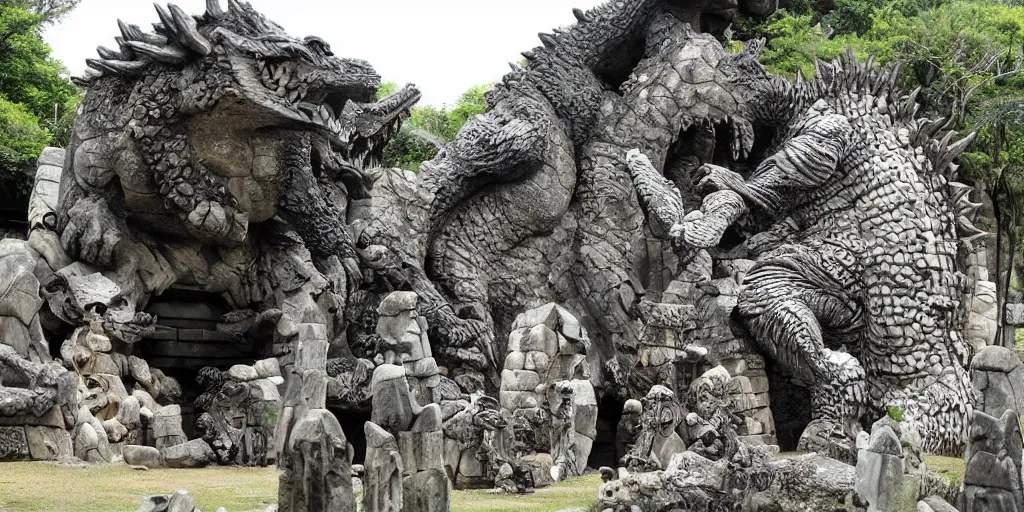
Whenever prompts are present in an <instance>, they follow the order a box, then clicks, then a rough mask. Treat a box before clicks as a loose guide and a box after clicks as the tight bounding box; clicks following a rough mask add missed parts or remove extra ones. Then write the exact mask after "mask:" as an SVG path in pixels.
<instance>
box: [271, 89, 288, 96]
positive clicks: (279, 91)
mask: <svg viewBox="0 0 1024 512" xmlns="http://www.w3.org/2000/svg"><path fill="white" fill-rule="evenodd" d="M274 94H276V95H277V97H278V98H284V97H285V96H287V95H288V89H285V88H284V87H278V88H277V90H276V91H274Z"/></svg>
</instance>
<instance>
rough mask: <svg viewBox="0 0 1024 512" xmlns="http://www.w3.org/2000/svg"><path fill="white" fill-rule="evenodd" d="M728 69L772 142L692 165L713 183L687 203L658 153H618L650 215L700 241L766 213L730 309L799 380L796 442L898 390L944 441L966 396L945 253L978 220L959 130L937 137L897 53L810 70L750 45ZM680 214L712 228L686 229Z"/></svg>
mask: <svg viewBox="0 0 1024 512" xmlns="http://www.w3.org/2000/svg"><path fill="white" fill-rule="evenodd" d="M738 71H740V72H741V73H743V74H744V75H745V76H744V77H743V78H740V79H739V80H741V81H743V82H746V83H747V84H749V87H750V89H751V90H753V91H755V94H754V95H752V96H751V97H750V101H749V102H748V103H747V105H746V109H747V110H748V112H749V113H750V117H751V118H752V119H753V120H754V121H756V122H758V123H759V124H760V125H761V126H764V127H765V129H771V130H772V131H773V132H774V133H775V134H777V136H776V137H775V140H774V141H772V146H771V149H770V150H769V151H768V153H767V156H766V157H765V158H763V159H762V160H761V161H760V162H758V164H757V168H756V170H754V171H753V173H752V174H751V175H750V176H748V177H746V178H744V177H743V176H741V175H740V174H737V173H735V172H732V171H730V170H727V169H724V168H721V167H716V166H708V167H706V173H707V176H706V177H705V178H704V184H705V185H707V186H710V187H712V188H714V189H717V190H718V191H717V192H713V193H712V194H710V195H709V196H708V197H706V198H705V201H704V205H705V208H704V211H703V213H693V214H689V215H686V214H685V212H684V211H683V209H682V207H681V203H680V202H679V195H678V192H677V191H675V190H673V187H672V185H671V184H670V183H668V182H667V181H666V180H665V179H664V178H661V176H660V174H661V173H660V172H659V171H658V170H657V168H656V167H654V166H652V165H651V164H650V161H649V160H648V159H647V158H646V157H644V156H643V155H640V154H639V153H637V152H634V153H631V154H630V170H631V171H632V173H633V177H634V181H635V182H636V185H637V190H638V193H639V195H640V198H641V201H642V202H643V204H644V205H645V206H646V209H647V214H648V217H649V219H650V220H651V223H652V225H659V226H664V227H667V228H668V229H667V230H658V231H657V232H660V233H661V236H665V237H668V238H672V239H676V240H679V241H681V242H684V243H689V244H694V241H693V240H694V239H704V240H698V243H696V245H698V246H701V245H706V243H711V244H715V243H717V239H718V237H719V236H720V235H721V233H722V231H724V229H725V228H726V227H727V226H729V225H730V224H732V223H733V221H734V220H736V219H737V218H738V217H739V216H740V215H741V214H742V213H743V212H745V211H746V210H747V209H748V208H749V209H750V210H751V211H752V212H754V214H753V215H759V216H762V217H763V216H767V217H768V218H770V219H772V221H771V222H772V224H771V226H770V227H768V228H767V229H765V230H763V231H761V232H759V233H757V234H755V235H754V236H752V237H750V238H749V240H747V242H746V247H747V248H748V249H749V251H750V252H751V253H752V254H753V255H756V257H757V263H756V265H755V266H754V267H753V268H752V269H751V270H750V271H749V272H748V273H747V274H746V277H745V279H744V282H743V283H744V288H743V291H742V292H741V295H740V298H739V304H738V311H739V314H740V316H741V317H742V319H743V321H744V323H745V324H746V326H747V327H748V328H749V330H750V331H751V333H752V334H753V336H754V338H756V340H757V341H758V343H759V344H760V345H761V347H762V348H763V349H764V350H765V351H766V352H767V354H768V355H769V356H770V357H771V358H772V359H773V360H774V361H775V362H776V364H778V365H779V366H780V367H781V369H782V370H783V371H785V372H786V373H788V374H789V375H791V376H793V377H795V378H797V379H799V380H800V381H802V382H804V383H806V384H807V386H808V387H809V389H810V391H811V394H812V414H813V421H812V422H811V424H810V425H809V426H808V427H807V429H806V430H805V431H804V433H803V436H802V437H801V440H800V448H802V449H809V450H821V449H824V448H827V446H828V445H829V444H830V443H831V442H832V441H831V438H832V436H833V434H834V433H836V432H838V433H839V437H841V438H847V439H849V438H851V437H852V436H854V435H855V434H856V433H857V431H858V430H859V425H858V422H859V421H861V420H865V419H871V418H877V417H879V416H881V415H883V414H884V411H885V408H886V407H887V406H889V405H899V406H903V407H905V408H906V409H907V414H908V415H909V416H911V417H913V418H916V420H917V423H918V424H920V425H921V428H922V430H923V435H924V438H925V439H924V446H923V448H924V449H925V451H928V452H945V453H956V452H958V450H960V449H962V448H963V439H964V436H963V434H964V418H965V415H966V412H967V410H968V406H969V404H970V403H971V401H972V396H971V392H970V382H969V379H968V376H967V372H966V371H965V370H964V367H965V365H966V364H967V360H968V357H969V347H968V345H967V343H966V341H965V339H964V336H963V330H964V328H965V320H966V315H967V312H968V311H969V310H970V306H969V300H970V295H969V294H970V293H972V292H973V289H974V287H973V285H972V284H971V283H969V282H968V279H967V278H966V276H965V275H964V274H963V273H961V272H960V271H959V269H960V268H962V264H961V262H963V261H964V260H965V259H966V258H967V257H968V255H969V254H970V253H971V252H972V251H973V250H974V249H973V243H972V242H973V241H974V240H976V239H977V237H978V236H981V233H980V232H979V231H978V230H977V229H975V228H973V226H971V224H970V220H969V219H970V217H971V212H972V210H973V209H975V208H976V205H971V204H970V203H968V202H967V201H966V195H967V192H969V190H970V188H969V187H967V186H965V185H962V184H960V183H956V182H954V181H953V179H954V176H955V171H956V166H955V165H954V164H953V163H952V161H953V159H954V158H955V157H956V156H957V155H958V154H959V153H960V152H962V151H963V150H964V148H966V146H967V144H968V143H969V142H970V141H971V139H972V138H973V136H968V137H967V138H965V139H962V140H959V141H957V142H955V143H951V141H952V140H953V138H954V137H955V134H954V133H952V132H948V131H945V129H944V124H943V121H942V120H932V119H927V118H921V117H918V116H917V115H916V113H917V109H918V105H917V103H916V102H915V99H914V95H913V94H911V95H910V96H907V95H904V94H903V93H902V92H901V91H900V90H899V88H898V87H897V86H896V85H895V80H896V76H897V67H896V66H887V67H885V68H883V69H879V68H878V67H877V66H875V65H873V64H872V63H870V62H868V63H858V62H857V61H856V60H855V59H854V57H853V55H852V53H848V54H847V55H845V56H843V57H840V58H839V59H837V60H836V61H834V62H832V63H819V65H818V70H817V73H816V76H815V78H814V79H813V80H810V81H808V80H804V79H802V78H798V79H797V81H796V83H790V82H788V81H786V80H784V79H781V78H777V77H773V76H770V75H769V74H768V73H766V72H765V71H764V69H763V68H762V67H760V65H758V64H757V61H756V60H755V59H751V60H750V61H749V62H748V64H747V65H746V66H744V67H743V68H741V69H739V70H738ZM753 215H752V217H753ZM694 219H700V220H701V221H702V222H703V223H704V227H705V228H707V227H713V228H714V231H713V232H709V233H703V232H698V233H693V232H694V231H695V229H694V228H692V227H691V226H690V225H689V223H692V222H693V220H694ZM665 231H667V233H666V232H665ZM694 235H697V236H694Z"/></svg>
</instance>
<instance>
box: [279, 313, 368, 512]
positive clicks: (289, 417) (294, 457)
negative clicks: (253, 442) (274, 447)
mask: <svg viewBox="0 0 1024 512" xmlns="http://www.w3.org/2000/svg"><path fill="white" fill-rule="evenodd" d="M328 347H329V342H328V340H327V329H326V327H324V326H323V325H321V324H299V325H298V339H297V343H296V347H295V363H294V365H293V366H292V367H291V368H290V371H288V382H287V388H286V391H285V398H284V401H283V407H282V414H281V418H280V419H279V420H278V425H277V431H278V434H277V435H276V436H275V437H276V440H277V442H278V454H279V455H278V468H279V470H280V474H281V476H280V483H279V489H278V507H279V508H278V510H280V511H281V512H321V511H322V512H328V511H330V512H334V511H338V512H355V510H356V505H355V495H354V494H353V493H352V468H351V463H352V449H351V447H350V446H349V444H348V441H347V440H346V439H345V434H344V432H343V431H342V430H341V424H339V423H338V420H337V418H335V417H334V415H333V414H332V413H331V412H330V411H328V410H327V409H326V402H327V370H326V367H327V350H328Z"/></svg>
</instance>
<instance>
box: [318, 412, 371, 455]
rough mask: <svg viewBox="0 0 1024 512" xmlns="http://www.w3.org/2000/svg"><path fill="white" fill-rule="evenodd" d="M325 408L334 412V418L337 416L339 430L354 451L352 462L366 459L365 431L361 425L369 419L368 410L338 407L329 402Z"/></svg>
mask: <svg viewBox="0 0 1024 512" xmlns="http://www.w3.org/2000/svg"><path fill="white" fill-rule="evenodd" d="M327 408H328V410H330V411H331V413H332V414H334V417H335V418H338V423H340V424H341V430H342V432H344V433H345V439H346V440H347V441H348V442H349V444H351V445H352V449H353V450H354V451H355V456H354V457H353V458H352V463H353V464H362V463H363V461H365V460H366V433H365V431H364V430H363V427H364V426H365V425H366V422H368V421H370V412H369V411H353V410H349V409H339V408H335V407H331V404H329V403H328V404H327Z"/></svg>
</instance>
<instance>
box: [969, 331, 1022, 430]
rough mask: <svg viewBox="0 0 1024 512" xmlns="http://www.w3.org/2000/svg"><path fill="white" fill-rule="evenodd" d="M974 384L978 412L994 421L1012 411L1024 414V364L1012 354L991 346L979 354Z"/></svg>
mask: <svg viewBox="0 0 1024 512" xmlns="http://www.w3.org/2000/svg"><path fill="white" fill-rule="evenodd" d="M971 383H972V384H973V386H974V391H975V394H976V395H977V397H978V403H977V405H976V406H975V409H976V410H978V411H982V412H984V413H986V414H988V415H989V416H992V417H994V418H999V417H1002V415H1003V413H1004V412H1006V411H1007V410H1010V409H1013V410H1015V411H1017V413H1018V414H1020V412H1021V411H1024V363H1021V360H1020V358H1019V357H1017V354H1016V353H1014V352H1013V351H1012V350H1010V349H1008V348H1005V347H1000V346H990V347H985V348H983V349H981V350H980V351H978V353H977V354H975V356H974V359H972V360H971Z"/></svg>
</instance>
